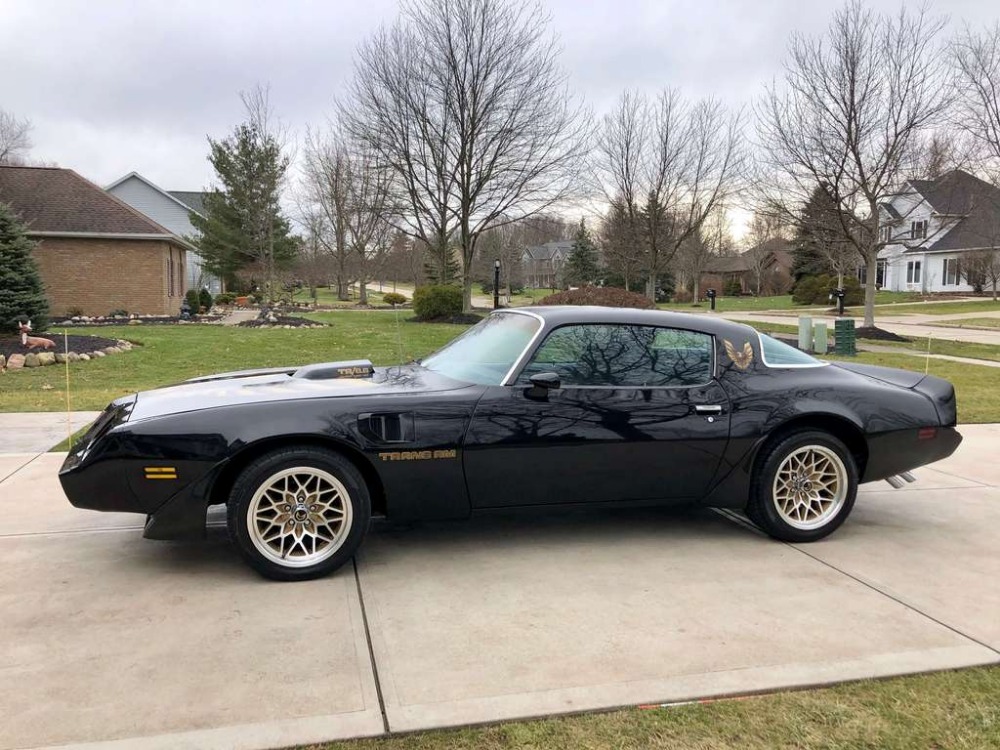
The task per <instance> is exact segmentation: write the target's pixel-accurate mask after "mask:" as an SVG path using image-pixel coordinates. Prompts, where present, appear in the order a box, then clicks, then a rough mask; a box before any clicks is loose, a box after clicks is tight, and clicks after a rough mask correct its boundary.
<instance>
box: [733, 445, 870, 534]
mask: <svg viewBox="0 0 1000 750" xmlns="http://www.w3.org/2000/svg"><path fill="white" fill-rule="evenodd" d="M857 492H858V469H857V464H856V462H855V460H854V456H852V455H851V452H850V451H849V450H848V449H847V447H846V446H845V445H844V444H843V443H842V442H841V441H840V440H838V439H837V438H836V437H834V436H833V435H831V434H829V433H827V432H823V431H820V430H799V431H796V432H792V433H789V434H788V435H786V436H784V437H783V438H780V439H778V440H777V441H776V442H774V443H772V444H771V445H769V446H767V447H766V448H765V452H764V454H763V455H762V456H761V460H760V461H759V462H758V464H757V469H756V471H755V473H754V477H753V480H752V482H751V489H750V501H749V503H748V505H747V516H748V517H749V518H750V520H751V521H753V522H754V523H755V524H756V525H757V526H759V527H760V528H761V529H763V530H764V531H765V532H767V533H768V534H770V535H771V536H773V537H774V538H776V539H780V540H782V541H785V542H812V541H816V540H817V539H822V538H823V537H825V536H827V535H828V534H830V533H832V532H833V531H835V530H836V529H837V528H838V527H839V526H840V525H841V524H842V523H843V522H844V521H845V520H846V519H847V516H849V515H850V513H851V510H852V509H853V508H854V500H855V498H856V496H857Z"/></svg>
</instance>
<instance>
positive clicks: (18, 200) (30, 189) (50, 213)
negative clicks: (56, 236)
mask: <svg viewBox="0 0 1000 750" xmlns="http://www.w3.org/2000/svg"><path fill="white" fill-rule="evenodd" d="M0 202H3V203H7V204H9V205H10V206H12V207H13V209H14V212H15V213H17V214H18V215H19V216H20V217H21V219H22V221H24V222H25V223H26V224H27V226H28V234H29V235H30V234H40V233H55V232H58V233H73V234H98V235H101V234H106V235H129V234H134V235H145V236H146V237H149V236H150V235H159V236H163V237H164V238H165V239H169V238H173V235H171V234H170V232H169V230H167V229H166V228H164V227H162V226H160V225H159V224H157V223H156V222H155V221H153V220H152V219H150V218H148V217H147V216H145V215H144V214H142V213H140V212H139V211H137V210H135V209H134V208H132V207H131V206H129V205H128V204H127V203H125V202H124V201H121V200H119V199H118V198H116V197H114V196H113V195H110V194H108V193H106V192H104V190H102V189H101V188H100V187H98V186H97V185H95V184H94V183H92V182H90V181H89V180H86V179H84V178H83V177H81V176H80V175H78V174H77V173H76V172H74V171H73V170H71V169H61V168H57V167H14V166H0Z"/></svg>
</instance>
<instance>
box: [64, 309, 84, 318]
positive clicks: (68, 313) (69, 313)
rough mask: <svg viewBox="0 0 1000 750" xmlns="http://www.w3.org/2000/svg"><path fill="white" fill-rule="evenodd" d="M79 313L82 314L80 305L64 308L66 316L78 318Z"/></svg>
mask: <svg viewBox="0 0 1000 750" xmlns="http://www.w3.org/2000/svg"><path fill="white" fill-rule="evenodd" d="M81 315H83V308H82V307H70V308H69V309H67V310H66V317H67V318H79V317H80V316H81Z"/></svg>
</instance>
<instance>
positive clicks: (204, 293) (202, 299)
mask: <svg viewBox="0 0 1000 750" xmlns="http://www.w3.org/2000/svg"><path fill="white" fill-rule="evenodd" d="M198 305H199V306H200V307H204V308H205V309H206V310H211V309H212V293H211V292H210V291H208V290H207V289H205V288H204V287H202V290H201V291H200V292H198Z"/></svg>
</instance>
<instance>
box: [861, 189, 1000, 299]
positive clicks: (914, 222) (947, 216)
mask: <svg viewBox="0 0 1000 750" xmlns="http://www.w3.org/2000/svg"><path fill="white" fill-rule="evenodd" d="M879 226H880V228H881V229H880V238H879V239H880V241H881V242H882V243H884V245H883V247H882V249H881V250H880V251H879V263H878V265H879V267H878V279H877V280H878V283H879V284H881V286H882V287H883V288H885V289H889V290H892V291H897V292H905V291H914V292H971V291H973V287H972V285H971V284H970V283H969V282H968V280H967V279H966V278H965V276H964V275H963V271H962V256H963V255H965V254H967V253H968V252H970V251H973V250H988V249H997V248H1000V189H998V188H996V187H994V186H993V185H990V184H989V183H987V182H983V181H982V180H980V179H978V178H976V177H973V176H972V175H971V174H969V173H967V172H963V171H961V170H955V171H952V172H948V173H947V174H944V175H942V176H941V177H939V178H937V179H936V180H910V181H909V182H907V183H906V184H905V185H904V186H903V187H902V188H901V189H900V190H899V192H898V193H897V194H896V195H894V196H893V198H892V199H891V200H890V201H887V202H885V203H883V204H881V205H880V206H879Z"/></svg>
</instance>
